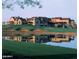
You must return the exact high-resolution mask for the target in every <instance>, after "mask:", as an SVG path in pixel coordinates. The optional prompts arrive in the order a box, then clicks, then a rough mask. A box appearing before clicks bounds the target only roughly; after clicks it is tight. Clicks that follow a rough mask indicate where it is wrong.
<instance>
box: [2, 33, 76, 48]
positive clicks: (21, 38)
mask: <svg viewBox="0 0 79 59" xmlns="http://www.w3.org/2000/svg"><path fill="white" fill-rule="evenodd" d="M2 38H3V39H5V40H12V41H17V42H26V43H27V42H31V43H40V44H46V45H51V46H62V47H69V48H77V45H76V44H77V38H76V34H69V33H67V34H64V33H62V34H60V33H58V34H57V33H56V34H55V33H54V34H42V35H33V34H32V35H3V36H2Z"/></svg>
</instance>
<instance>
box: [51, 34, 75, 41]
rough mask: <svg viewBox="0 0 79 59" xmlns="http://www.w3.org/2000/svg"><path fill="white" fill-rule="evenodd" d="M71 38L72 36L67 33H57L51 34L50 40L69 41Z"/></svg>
mask: <svg viewBox="0 0 79 59" xmlns="http://www.w3.org/2000/svg"><path fill="white" fill-rule="evenodd" d="M73 38H74V37H71V36H68V35H62V34H57V35H53V36H52V38H51V41H53V42H69V41H70V40H72V39H73Z"/></svg>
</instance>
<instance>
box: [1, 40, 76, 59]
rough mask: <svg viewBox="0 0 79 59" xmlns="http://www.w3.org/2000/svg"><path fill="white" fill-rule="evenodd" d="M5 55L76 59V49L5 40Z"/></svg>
mask: <svg viewBox="0 0 79 59" xmlns="http://www.w3.org/2000/svg"><path fill="white" fill-rule="evenodd" d="M2 44H3V48H2V50H3V55H5V54H6V55H7V54H9V55H13V56H15V57H20V58H28V59H44V58H45V59H49V58H55V59H58V58H61V59H64V58H66V59H67V58H69V59H76V52H77V50H76V49H72V48H64V47H58V46H48V45H44V44H34V43H25V42H15V41H7V40H3V41H2Z"/></svg>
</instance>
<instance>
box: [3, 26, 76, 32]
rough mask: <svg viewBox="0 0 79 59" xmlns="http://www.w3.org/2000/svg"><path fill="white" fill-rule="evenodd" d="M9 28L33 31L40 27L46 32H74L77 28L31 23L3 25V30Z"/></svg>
mask: <svg viewBox="0 0 79 59" xmlns="http://www.w3.org/2000/svg"><path fill="white" fill-rule="evenodd" d="M6 28H7V29H9V28H11V29H14V30H16V31H18V30H20V29H22V28H25V29H28V30H30V31H33V30H35V29H41V30H47V31H48V32H76V31H77V29H73V28H56V27H45V26H39V27H38V26H32V25H3V30H6Z"/></svg>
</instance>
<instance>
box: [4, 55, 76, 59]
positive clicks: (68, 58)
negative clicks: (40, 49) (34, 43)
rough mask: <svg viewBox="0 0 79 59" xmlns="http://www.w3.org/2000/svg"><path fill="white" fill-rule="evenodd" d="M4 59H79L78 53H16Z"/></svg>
mask: <svg viewBox="0 0 79 59" xmlns="http://www.w3.org/2000/svg"><path fill="white" fill-rule="evenodd" d="M3 59H77V54H60V55H44V56H21V55H19V56H18V55H14V56H13V57H12V58H3Z"/></svg>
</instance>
